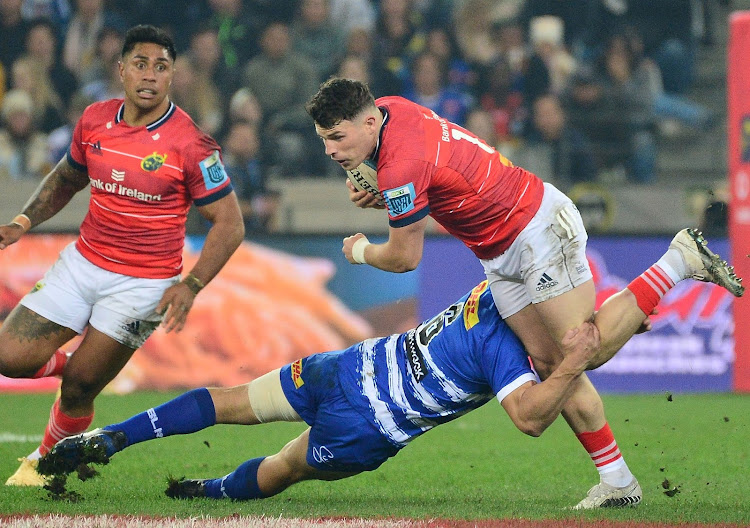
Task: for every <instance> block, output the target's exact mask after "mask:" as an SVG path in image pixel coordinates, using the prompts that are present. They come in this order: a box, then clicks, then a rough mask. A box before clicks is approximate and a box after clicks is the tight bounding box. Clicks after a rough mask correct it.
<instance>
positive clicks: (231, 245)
mask: <svg viewBox="0 0 750 528" xmlns="http://www.w3.org/2000/svg"><path fill="white" fill-rule="evenodd" d="M198 211H199V212H200V213H201V215H202V216H203V217H204V218H205V219H206V220H208V221H209V222H211V224H212V225H211V229H209V231H208V234H206V240H205V242H204V243H203V249H202V250H201V254H200V257H199V258H198V262H196V263H195V266H193V269H191V270H190V271H189V272H188V274H187V275H185V277H184V278H183V280H182V282H179V283H178V284H175V285H174V286H172V287H170V288H169V289H167V291H166V292H164V296H163V297H162V299H161V302H160V303H159V306H158V308H157V311H159V312H162V311H163V310H165V309H167V307H169V309H168V310H167V312H166V314H165V315H164V322H163V324H164V326H165V327H166V330H167V332H169V331H171V330H177V331H180V330H182V327H183V326H184V325H185V320H186V318H187V314H188V312H189V311H190V308H191V307H192V305H193V300H194V299H195V296H196V295H198V292H199V291H200V290H201V289H203V287H204V286H205V285H206V284H208V283H209V282H211V279H213V278H214V277H215V276H216V274H217V273H219V271H220V270H221V268H223V267H224V265H225V264H226V263H227V261H228V260H229V257H231V256H232V254H233V253H234V252H235V250H236V249H237V248H238V247H239V245H240V243H241V242H242V240H243V238H244V236H245V224H244V222H243V220H242V213H241V212H240V206H239V203H238V201H237V195H236V194H235V193H234V191H232V192H230V193H229V194H227V195H226V196H223V197H222V198H219V199H218V200H216V201H215V202H211V203H209V204H206V205H201V206H199V207H198Z"/></svg>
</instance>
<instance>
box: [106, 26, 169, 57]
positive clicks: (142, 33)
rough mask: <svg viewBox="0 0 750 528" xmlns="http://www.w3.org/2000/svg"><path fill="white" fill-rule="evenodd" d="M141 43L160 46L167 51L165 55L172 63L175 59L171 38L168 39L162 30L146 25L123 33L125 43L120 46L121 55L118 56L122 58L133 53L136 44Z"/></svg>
mask: <svg viewBox="0 0 750 528" xmlns="http://www.w3.org/2000/svg"><path fill="white" fill-rule="evenodd" d="M142 42H150V43H152V44H157V45H159V46H161V47H162V48H164V49H165V50H167V54H168V55H169V58H170V59H172V62H174V61H175V59H177V50H176V49H175V47H174V41H173V40H172V37H170V36H169V34H168V33H167V32H166V31H164V30H163V29H159V28H158V27H156V26H151V25H148V24H141V25H138V26H134V27H132V28H130V29H129V30H128V32H127V33H125V42H124V43H123V45H122V53H121V54H120V55H121V56H122V57H124V56H125V55H127V54H128V53H130V52H131V51H133V48H135V45H136V44H140V43H142Z"/></svg>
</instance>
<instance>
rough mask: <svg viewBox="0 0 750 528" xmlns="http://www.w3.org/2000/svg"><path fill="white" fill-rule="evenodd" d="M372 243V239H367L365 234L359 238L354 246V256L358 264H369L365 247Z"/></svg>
mask: <svg viewBox="0 0 750 528" xmlns="http://www.w3.org/2000/svg"><path fill="white" fill-rule="evenodd" d="M369 245H370V241H369V240H367V237H366V236H363V237H362V238H360V239H359V240H357V241H356V242H355V243H354V245H353V246H352V258H353V259H354V261H355V262H357V263H358V264H367V261H366V260H365V248H366V247H367V246H369Z"/></svg>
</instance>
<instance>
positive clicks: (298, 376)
mask: <svg viewBox="0 0 750 528" xmlns="http://www.w3.org/2000/svg"><path fill="white" fill-rule="evenodd" d="M292 382H294V386H295V387H297V388H298V389H299V388H300V387H301V386H302V385H304V384H305V382H304V381H303V380H302V360H301V359H298V360H297V361H295V362H294V363H292Z"/></svg>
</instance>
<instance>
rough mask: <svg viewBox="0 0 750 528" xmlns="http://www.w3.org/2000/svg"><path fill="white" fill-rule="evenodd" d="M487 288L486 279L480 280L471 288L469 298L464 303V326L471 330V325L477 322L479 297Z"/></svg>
mask: <svg viewBox="0 0 750 528" xmlns="http://www.w3.org/2000/svg"><path fill="white" fill-rule="evenodd" d="M486 289H487V281H482V282H480V283H479V284H478V285H476V286H475V287H474V289H473V290H471V294H470V295H469V298H468V299H466V304H464V328H466V329H467V330H471V327H472V326H474V325H475V324H477V323H478V322H479V297H480V296H481V295H482V293H484V291H485V290H486Z"/></svg>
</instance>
